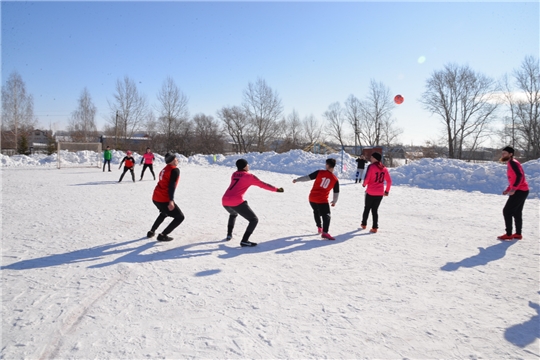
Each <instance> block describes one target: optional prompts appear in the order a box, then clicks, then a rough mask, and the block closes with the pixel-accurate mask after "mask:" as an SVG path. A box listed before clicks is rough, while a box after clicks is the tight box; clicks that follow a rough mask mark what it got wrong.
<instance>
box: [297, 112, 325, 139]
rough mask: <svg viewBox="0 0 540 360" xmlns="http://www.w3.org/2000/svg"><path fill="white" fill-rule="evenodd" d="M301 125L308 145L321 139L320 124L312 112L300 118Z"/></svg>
mask: <svg viewBox="0 0 540 360" xmlns="http://www.w3.org/2000/svg"><path fill="white" fill-rule="evenodd" d="M302 126H303V128H304V135H305V137H306V141H307V143H308V144H309V145H313V144H315V143H316V142H318V141H320V140H321V136H322V125H321V124H320V123H319V122H318V121H317V119H316V118H315V116H313V114H310V115H309V116H306V117H305V118H304V120H302Z"/></svg>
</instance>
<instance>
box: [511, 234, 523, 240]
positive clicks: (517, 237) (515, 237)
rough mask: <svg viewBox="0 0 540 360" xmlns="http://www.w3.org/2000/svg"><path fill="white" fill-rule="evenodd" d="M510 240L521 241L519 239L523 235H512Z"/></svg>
mask: <svg viewBox="0 0 540 360" xmlns="http://www.w3.org/2000/svg"><path fill="white" fill-rule="evenodd" d="M512 238H513V239H514V240H521V239H523V235H521V234H514V235H512Z"/></svg>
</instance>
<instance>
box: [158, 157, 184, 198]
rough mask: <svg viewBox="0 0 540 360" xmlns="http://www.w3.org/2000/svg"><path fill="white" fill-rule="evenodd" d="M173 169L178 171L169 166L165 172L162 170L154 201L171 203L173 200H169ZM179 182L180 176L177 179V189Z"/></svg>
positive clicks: (174, 167)
mask: <svg viewBox="0 0 540 360" xmlns="http://www.w3.org/2000/svg"><path fill="white" fill-rule="evenodd" d="M173 169H176V166H172V165H167V166H165V168H164V169H163V170H161V172H160V173H159V181H158V183H157V185H156V188H155V189H154V195H153V196H152V200H154V201H157V202H169V201H171V199H169V182H170V180H171V171H173ZM179 180H180V176H178V179H176V184H174V186H175V187H176V186H178V181H179Z"/></svg>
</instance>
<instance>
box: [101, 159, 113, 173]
mask: <svg viewBox="0 0 540 360" xmlns="http://www.w3.org/2000/svg"><path fill="white" fill-rule="evenodd" d="M105 164H109V171H111V160H103V171H105Z"/></svg>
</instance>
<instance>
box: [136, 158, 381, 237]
mask: <svg viewBox="0 0 540 360" xmlns="http://www.w3.org/2000/svg"><path fill="white" fill-rule="evenodd" d="M381 159H382V156H381V154H379V153H377V152H374V153H373V154H371V158H370V161H371V165H370V166H369V167H368V170H367V172H366V176H365V179H364V182H363V184H362V185H363V186H364V187H366V201H365V207H364V213H363V216H362V223H361V227H362V228H363V229H366V227H367V221H368V217H369V214H370V213H371V214H372V218H373V226H372V228H371V230H370V232H372V233H376V232H377V229H378V208H379V205H380V203H381V200H382V198H383V196H388V193H389V191H390V187H391V186H392V179H391V178H390V174H389V173H388V169H387V168H386V167H385V166H384V165H383V163H382V162H381ZM165 163H166V164H167V165H166V166H165V168H164V169H163V170H162V171H161V172H160V174H159V181H158V183H157V185H156V187H155V189H154V193H153V196H152V201H153V202H154V204H155V206H156V207H157V208H158V209H159V211H160V213H159V216H158V217H157V219H156V220H155V222H154V224H153V225H152V228H151V229H150V231H148V233H147V236H148V237H149V238H151V237H153V236H154V235H155V233H156V231H157V229H158V227H159V226H160V225H161V223H162V222H163V221H164V220H165V218H166V217H167V216H170V217H172V218H173V221H172V222H171V223H170V224H169V225H168V226H167V227H166V228H165V230H163V231H162V232H161V233H159V234H158V236H157V240H158V241H171V240H173V238H172V237H170V236H169V234H170V233H171V232H172V231H173V230H174V229H175V228H176V227H177V226H178V225H180V224H181V223H182V221H184V218H185V217H184V214H183V213H182V211H181V210H180V208H179V207H178V205H177V204H176V203H175V201H174V193H175V189H176V186H177V185H178V180H179V179H180V170H179V169H178V159H177V158H176V157H175V156H174V154H169V153H167V154H166V155H165ZM335 167H336V160H335V159H332V158H329V159H326V163H325V168H324V169H321V170H317V171H314V172H313V173H311V174H308V175H305V176H301V177H299V178H296V179H294V180H293V183H296V182H303V181H311V180H313V181H314V182H313V187H312V189H311V192H310V194H309V204H310V206H311V208H312V209H313V217H314V220H315V225H316V226H317V232H318V233H319V234H320V235H321V237H322V238H323V239H327V240H335V238H334V237H333V236H332V235H330V233H329V228H330V218H331V215H330V206H335V205H336V203H337V201H338V198H339V180H338V178H337V177H336V175H335V174H334V169H335ZM236 168H237V171H235V172H234V173H233V174H232V175H231V183H230V185H229V187H228V188H227V190H226V191H225V194H224V195H223V197H222V205H223V207H224V209H225V210H226V211H227V212H228V213H229V221H228V223H227V236H226V240H227V241H228V240H231V239H232V236H233V230H234V225H235V222H236V218H237V217H238V215H240V216H242V217H243V218H244V219H246V220H247V221H248V225H247V228H246V230H245V232H244V235H243V236H242V239H241V241H240V246H242V247H247V246H256V245H257V243H255V242H252V241H250V240H249V238H250V237H251V234H252V233H253V231H254V230H255V228H256V226H257V224H258V222H259V219H258V218H257V215H255V213H254V212H253V210H252V209H251V208H250V206H249V205H248V203H247V201H245V200H244V194H245V193H246V191H247V190H248V189H249V187H250V186H258V187H260V188H262V189H265V190H268V191H272V192H279V193H282V192H284V190H283V188H277V187H275V186H273V185H270V184H268V183H265V182H264V181H262V180H260V179H259V178H258V177H257V176H255V175H253V174H252V173H250V172H249V164H248V162H247V161H246V160H245V159H238V160H237V161H236ZM358 175H360V179H361V177H362V176H361V174H359V173H357V177H358ZM357 182H358V181H357ZM385 184H386V187H385ZM331 191H333V199H332V201H331V202H330V203H329V201H328V198H329V195H330V192H331Z"/></svg>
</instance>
